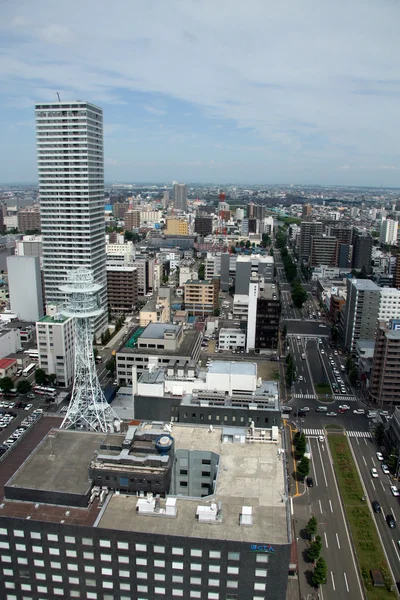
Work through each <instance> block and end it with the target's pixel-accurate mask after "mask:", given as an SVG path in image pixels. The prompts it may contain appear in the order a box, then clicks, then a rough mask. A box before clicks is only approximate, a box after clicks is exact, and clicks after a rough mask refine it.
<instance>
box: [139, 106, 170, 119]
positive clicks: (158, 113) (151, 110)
mask: <svg viewBox="0 0 400 600" xmlns="http://www.w3.org/2000/svg"><path fill="white" fill-rule="evenodd" d="M143 108H144V110H145V111H146V112H148V113H150V114H151V115H156V116H157V117H162V116H163V115H166V114H167V111H166V110H163V109H161V108H155V107H154V106H144V107H143Z"/></svg>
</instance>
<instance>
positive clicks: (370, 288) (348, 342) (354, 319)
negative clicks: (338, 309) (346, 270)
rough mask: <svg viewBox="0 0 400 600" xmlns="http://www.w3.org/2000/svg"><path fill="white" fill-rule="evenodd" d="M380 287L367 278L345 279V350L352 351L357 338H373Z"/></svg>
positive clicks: (377, 313)
mask: <svg viewBox="0 0 400 600" xmlns="http://www.w3.org/2000/svg"><path fill="white" fill-rule="evenodd" d="M380 295H381V288H380V287H379V286H377V285H376V283H374V282H373V281H370V280H369V279H348V280H347V301H346V307H345V310H344V324H343V338H344V345H345V348H346V350H347V351H349V352H351V353H354V352H355V345H356V341H357V340H373V339H374V337H375V332H376V325H377V319H378V315H379V307H380Z"/></svg>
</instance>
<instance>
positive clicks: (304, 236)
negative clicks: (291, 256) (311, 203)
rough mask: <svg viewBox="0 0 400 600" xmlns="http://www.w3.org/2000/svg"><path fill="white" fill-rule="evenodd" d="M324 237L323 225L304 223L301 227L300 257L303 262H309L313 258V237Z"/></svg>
mask: <svg viewBox="0 0 400 600" xmlns="http://www.w3.org/2000/svg"><path fill="white" fill-rule="evenodd" d="M321 235H322V223H319V222H315V221H314V222H311V221H302V222H301V225H300V239H299V257H300V260H301V261H303V262H308V261H309V260H310V256H311V242H312V238H313V237H318V236H321Z"/></svg>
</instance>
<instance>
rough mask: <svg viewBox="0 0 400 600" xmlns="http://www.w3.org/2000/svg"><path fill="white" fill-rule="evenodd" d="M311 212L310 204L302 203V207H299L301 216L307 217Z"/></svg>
mask: <svg viewBox="0 0 400 600" xmlns="http://www.w3.org/2000/svg"><path fill="white" fill-rule="evenodd" d="M311 212H312V206H311V204H303V208H302V209H301V216H302V217H309V216H310V215H311Z"/></svg>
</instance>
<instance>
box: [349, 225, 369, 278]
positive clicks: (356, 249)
mask: <svg viewBox="0 0 400 600" xmlns="http://www.w3.org/2000/svg"><path fill="white" fill-rule="evenodd" d="M371 255H372V237H371V235H370V234H369V233H368V232H367V231H360V230H355V232H354V239H353V261H352V266H353V269H356V270H357V271H361V270H364V271H365V272H366V273H370V272H371Z"/></svg>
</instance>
